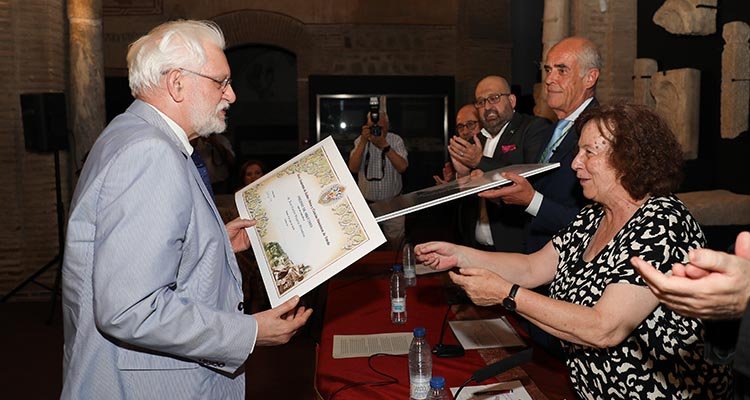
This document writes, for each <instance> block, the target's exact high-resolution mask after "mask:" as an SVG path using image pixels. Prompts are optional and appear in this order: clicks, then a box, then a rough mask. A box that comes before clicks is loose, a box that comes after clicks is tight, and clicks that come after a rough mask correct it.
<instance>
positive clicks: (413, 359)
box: [409, 326, 432, 400]
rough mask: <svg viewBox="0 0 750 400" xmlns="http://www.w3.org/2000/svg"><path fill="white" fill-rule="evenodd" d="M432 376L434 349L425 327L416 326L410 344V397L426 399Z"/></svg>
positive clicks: (412, 399) (417, 399) (420, 399)
mask: <svg viewBox="0 0 750 400" xmlns="http://www.w3.org/2000/svg"><path fill="white" fill-rule="evenodd" d="M430 378H432V351H430V344H429V343H427V339H426V338H425V329H424V328H423V327H421V326H419V327H416V328H414V339H412V341H411V345H410V346H409V392H410V396H409V398H410V399H411V400H426V399H427V393H429V391H430Z"/></svg>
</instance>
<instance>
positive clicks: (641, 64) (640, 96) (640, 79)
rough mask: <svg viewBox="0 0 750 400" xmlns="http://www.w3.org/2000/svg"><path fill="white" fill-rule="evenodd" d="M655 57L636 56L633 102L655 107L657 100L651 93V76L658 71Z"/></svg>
mask: <svg viewBox="0 0 750 400" xmlns="http://www.w3.org/2000/svg"><path fill="white" fill-rule="evenodd" d="M658 68H659V67H658V64H657V63H656V60H654V59H653V58H636V59H635V62H634V63H633V102H634V103H636V104H642V105H644V106H647V107H650V108H652V109H653V108H654V106H655V105H656V102H655V101H654V96H652V95H651V77H652V76H654V75H655V74H656V71H658Z"/></svg>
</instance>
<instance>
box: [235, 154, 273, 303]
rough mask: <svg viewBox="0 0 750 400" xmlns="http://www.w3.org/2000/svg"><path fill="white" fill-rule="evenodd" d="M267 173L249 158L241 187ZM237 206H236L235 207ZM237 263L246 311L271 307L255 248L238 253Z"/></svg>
mask: <svg viewBox="0 0 750 400" xmlns="http://www.w3.org/2000/svg"><path fill="white" fill-rule="evenodd" d="M263 174H265V166H264V165H263V163H262V162H260V161H258V160H248V161H246V162H245V163H244V164H242V167H241V168H240V178H241V184H240V187H239V188H238V190H239V189H242V188H244V187H245V186H247V185H249V184H251V183H253V182H255V181H257V180H258V179H259V178H260V177H262V176H263ZM235 208H236V207H235ZM237 263H238V264H239V266H240V271H242V292H243V293H244V295H245V313H247V314H251V313H255V312H260V311H264V310H267V309H269V308H271V302H270V301H269V300H268V294H267V293H266V287H265V285H264V283H263V277H262V276H261V274H260V270H259V269H258V260H257V259H256V258H255V253H254V252H253V249H252V248H250V249H247V250H245V251H241V252H239V253H237Z"/></svg>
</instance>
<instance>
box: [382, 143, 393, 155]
mask: <svg viewBox="0 0 750 400" xmlns="http://www.w3.org/2000/svg"><path fill="white" fill-rule="evenodd" d="M381 151H382V152H383V154H388V152H389V151H391V146H390V145H388V146H385V147H383V150H381Z"/></svg>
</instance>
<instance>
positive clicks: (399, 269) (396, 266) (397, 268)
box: [393, 264, 404, 272]
mask: <svg viewBox="0 0 750 400" xmlns="http://www.w3.org/2000/svg"><path fill="white" fill-rule="evenodd" d="M403 271H404V267H402V266H401V264H393V272H403Z"/></svg>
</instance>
